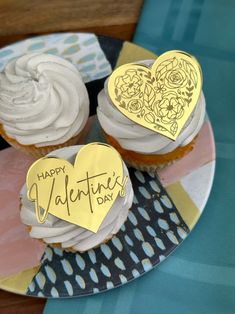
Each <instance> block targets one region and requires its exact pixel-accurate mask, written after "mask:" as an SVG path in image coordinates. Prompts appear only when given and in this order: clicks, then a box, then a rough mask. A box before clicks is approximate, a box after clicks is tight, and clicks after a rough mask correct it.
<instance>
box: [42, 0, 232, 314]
mask: <svg viewBox="0 0 235 314" xmlns="http://www.w3.org/2000/svg"><path fill="white" fill-rule="evenodd" d="M234 12H235V2H234V1H233V0H147V1H145V4H144V7H143V10H142V14H141V17H140V21H139V24H138V27H137V30H136V34H135V37H134V42H135V43H137V44H138V45H141V46H143V47H145V48H147V49H149V50H152V51H153V52H155V53H157V54H160V53H162V52H164V51H167V50H171V49H182V50H186V51H188V52H190V53H192V54H194V55H195V56H196V57H197V58H198V59H199V61H200V63H201V65H202V69H203V73H204V86H203V90H204V93H205V96H206V100H207V112H208V114H209V116H210V119H211V122H212V125H213V129H214V134H215V139H216V148H217V160H216V173H215V180H214V185H213V188H212V192H211V195H210V198H209V201H208V203H207V205H206V208H205V211H204V213H203V215H202V217H201V219H200V220H199V222H198V224H197V226H196V228H195V229H194V230H193V232H192V234H191V235H190V236H189V237H188V238H187V239H186V241H185V242H184V243H183V245H182V246H181V247H180V248H179V249H177V250H176V251H175V252H174V253H173V254H172V255H171V256H170V257H169V258H168V259H166V260H165V261H164V262H163V263H162V264H160V265H159V266H158V267H157V268H155V269H154V270H153V271H151V272H149V273H148V274H146V275H145V276H143V277H142V278H140V279H138V280H135V281H133V282H132V283H130V284H127V285H125V286H123V287H121V288H118V289H114V290H112V291H109V292H108V293H103V294H99V295H94V296H91V297H85V298H79V299H68V300H63V299H59V300H49V301H48V302H47V304H46V307H45V311H44V313H46V314H52V313H66V314H67V313H79V314H89V313H92V314H96V313H97V314H98V313H102V314H103V313H104V314H105V313H113V314H116V313H122V314H130V313H135V314H138V313H141V314H142V313H148V314H151V313H156V314H162V313H181V314H188V313H190V314H194V313H195V314H197V313H200V314H203V313H207V314H210V313H213V314H216V313H221V314H230V313H231V314H232V313H235V228H234V226H235V210H234V209H235V206H234V203H233V196H234V178H235V140H234V136H235V88H234V73H235V40H234V29H235V15H234Z"/></svg>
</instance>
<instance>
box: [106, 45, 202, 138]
mask: <svg viewBox="0 0 235 314" xmlns="http://www.w3.org/2000/svg"><path fill="white" fill-rule="evenodd" d="M201 88H202V72H201V67H200V65H199V63H198V62H197V60H196V59H195V58H194V57H193V56H191V55H189V54H188V53H186V52H183V51H177V50H172V51H168V52H166V53H164V54H162V55H161V56H159V57H158V58H157V59H156V61H155V62H154V64H153V65H152V67H151V68H149V67H147V66H145V65H141V64H133V63H129V64H125V65H122V66H120V67H119V68H117V69H116V70H115V71H114V72H113V73H112V75H111V76H110V77H109V80H108V92H109V96H110V98H111V100H112V102H113V104H114V105H115V106H116V107H117V109H118V110H119V111H120V112H122V113H123V114H124V115H125V116H127V117H128V118H129V119H130V120H132V121H134V122H136V123H138V124H140V125H142V126H143V127H146V128H148V129H150V130H153V131H155V132H157V133H161V134H163V135H165V136H167V137H169V138H170V139H172V140H175V139H176V138H177V136H178V135H179V133H180V132H181V130H182V128H183V127H184V125H185V123H186V121H187V120H188V118H189V116H190V115H191V113H192V112H193V110H194V108H195V106H196V104H197V101H198V98H199V96H200V93H201Z"/></svg>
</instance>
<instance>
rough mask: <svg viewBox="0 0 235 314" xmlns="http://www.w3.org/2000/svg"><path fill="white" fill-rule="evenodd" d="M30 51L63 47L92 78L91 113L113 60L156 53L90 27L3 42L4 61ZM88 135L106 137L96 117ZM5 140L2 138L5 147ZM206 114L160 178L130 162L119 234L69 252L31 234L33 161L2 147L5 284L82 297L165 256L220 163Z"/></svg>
mask: <svg viewBox="0 0 235 314" xmlns="http://www.w3.org/2000/svg"><path fill="white" fill-rule="evenodd" d="M27 51H41V52H47V53H51V54H58V55H61V56H63V57H64V58H66V59H68V60H69V61H71V62H73V63H74V64H75V65H76V66H77V67H78V69H79V71H80V72H81V74H82V77H83V79H84V82H85V83H86V86H87V89H88V92H89V96H90V102H91V115H94V114H95V110H96V106H97V100H96V97H97V94H98V92H99V91H100V90H101V89H102V88H103V83H104V80H105V78H106V77H107V76H108V75H109V74H110V73H111V70H112V68H114V67H115V65H117V64H118V65H120V64H123V63H126V62H130V61H136V60H140V59H149V58H151V57H154V55H153V54H152V53H150V52H149V51H146V50H145V49H143V48H140V47H138V46H136V45H134V44H131V43H129V42H123V41H120V40H117V39H112V38H107V37H101V36H98V37H97V36H95V35H94V34H84V33H62V34H52V35H47V36H39V37H34V38H30V39H27V40H24V41H21V42H18V43H16V44H13V45H10V46H8V47H5V48H3V49H1V50H0V69H1V70H2V69H3V68H4V67H5V65H6V63H7V62H9V60H11V59H12V58H15V57H17V56H20V55H22V54H24V53H26V52H27ZM87 127H88V129H89V132H88V135H87V137H86V139H85V141H86V142H91V141H104V139H103V137H102V132H101V131H100V127H99V124H98V121H97V119H96V117H91V118H90V121H89V124H88V126H87ZM6 146H7V144H6V143H5V142H4V141H3V140H1V148H3V147H6ZM214 160H215V144H214V138H213V132H212V129H211V125H210V122H209V120H208V119H206V120H205V122H204V125H203V127H202V129H201V131H200V134H199V136H198V139H197V142H196V145H195V147H194V149H193V151H192V152H191V153H189V154H188V155H187V156H185V157H184V158H182V159H181V160H178V161H176V162H175V163H174V164H173V165H171V166H168V167H166V168H165V169H162V170H161V171H159V173H158V178H157V177H154V176H153V175H151V174H148V173H144V172H140V171H136V170H134V169H132V168H130V169H129V171H130V175H131V179H132V182H133V187H134V192H135V197H134V204H133V207H132V209H131V211H130V213H129V216H128V219H127V221H126V222H125V224H124V225H123V226H122V228H121V230H120V231H119V232H118V234H117V235H116V236H114V237H113V238H112V240H110V241H109V242H107V243H104V244H102V245H101V246H100V247H98V248H96V249H94V250H90V251H88V252H86V253H83V254H79V253H67V252H64V251H62V250H61V249H57V248H52V247H49V246H48V247H46V246H45V245H44V244H42V243H40V242H39V241H37V240H33V239H30V238H29V236H28V233H27V231H26V230H25V226H23V224H22V223H21V222H20V219H19V197H18V196H19V190H20V188H21V186H22V185H23V183H24V181H25V175H26V171H27V169H28V167H29V165H30V164H31V163H32V162H33V161H34V160H33V158H31V157H27V156H25V155H23V154H22V153H20V152H18V151H16V150H15V149H13V148H7V149H4V150H2V151H1V152H0V161H1V162H0V200H1V204H0V211H1V216H0V239H1V241H0V252H1V253H0V256H1V257H0V287H1V288H2V289H5V290H9V291H12V292H15V293H20V294H26V295H30V296H38V297H47V298H50V297H52V298H59V297H78V296H84V295H91V294H94V293H99V292H103V291H106V290H109V289H112V288H114V287H118V286H120V285H123V284H125V283H127V282H129V281H131V280H133V279H135V278H138V277H140V276H141V275H143V274H144V273H146V272H148V271H149V270H151V269H152V268H153V267H154V266H156V265H158V264H159V263H160V262H162V261H163V260H164V259H165V258H166V257H168V256H169V254H170V253H171V252H172V251H173V250H174V249H176V248H177V247H178V246H179V244H180V243H181V242H182V241H183V240H184V239H185V238H186V237H187V235H188V234H189V233H190V231H191V230H192V228H193V227H194V225H195V224H196V222H197V220H198V219H199V217H200V215H201V213H202V211H203V209H204V207H205V204H206V202H207V199H208V196H209V193H210V190H211V186H212V182H213V177H214V168H215V161H214Z"/></svg>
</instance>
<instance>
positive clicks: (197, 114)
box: [97, 60, 206, 154]
mask: <svg viewBox="0 0 235 314" xmlns="http://www.w3.org/2000/svg"><path fill="white" fill-rule="evenodd" d="M140 63H142V64H145V65H148V66H149V65H151V64H152V63H153V61H152V60H151V61H149V60H147V61H141V62H140ZM107 82H108V79H107V80H106V82H105V87H104V89H103V90H102V91H101V92H100V93H99V95H98V108H97V116H98V119H99V122H100V124H101V126H102V128H103V129H104V131H105V132H106V133H107V134H109V135H111V136H112V137H114V138H115V139H116V140H117V141H118V143H119V144H120V145H121V146H122V147H123V148H124V149H127V150H131V151H134V152H138V153H142V154H166V153H169V152H172V151H173V150H174V149H176V148H177V147H179V146H185V145H187V144H189V143H190V142H191V141H192V140H193V139H194V137H195V136H196V135H197V134H198V132H199V130H200V129H201V126H202V124H203V122H204V118H205V105H206V104H205V98H204V95H203V93H201V95H200V98H199V100H198V103H197V105H196V108H195V109H194V111H193V113H192V114H191V116H190V118H189V119H188V121H187V122H186V124H185V126H184V128H183V130H182V131H181V133H180V134H179V136H178V137H177V139H176V140H175V141H173V140H171V139H169V138H167V137H165V136H163V135H161V134H159V133H156V132H154V131H152V130H150V129H147V128H145V127H143V126H141V125H139V124H137V123H135V122H133V121H131V120H130V119H128V118H127V117H126V116H124V115H123V114H122V113H121V112H120V111H119V110H118V109H117V108H116V107H115V106H114V104H113V103H112V101H111V99H110V97H109V95H108V89H107Z"/></svg>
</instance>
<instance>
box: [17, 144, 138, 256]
mask: <svg viewBox="0 0 235 314" xmlns="http://www.w3.org/2000/svg"><path fill="white" fill-rule="evenodd" d="M81 147H82V146H70V147H66V148H62V149H58V150H56V151H54V152H52V153H50V154H49V155H48V156H56V157H60V158H64V159H66V160H68V161H69V162H70V163H74V160H75V157H76V155H77V152H78V151H79V150H80V148H81ZM123 169H124V176H128V178H129V173H128V170H127V167H126V165H125V164H124V162H123ZM20 194H21V212H20V217H21V220H22V222H23V223H24V224H26V225H29V226H32V228H31V231H30V236H31V237H32V238H37V239H43V241H44V242H46V243H48V244H50V243H61V245H62V248H71V247H72V248H73V249H74V250H77V251H80V252H84V251H86V250H89V249H91V248H93V247H95V246H97V245H99V244H100V243H102V242H104V241H105V240H106V239H109V238H111V237H112V235H114V234H116V233H117V232H118V231H119V229H120V228H121V226H122V224H123V223H124V222H125V220H126V219H127V216H128V212H129V209H130V208H131V206H132V202H133V197H134V193H133V189H132V184H131V180H130V179H129V180H128V181H127V185H126V195H125V197H120V196H118V197H117V198H116V201H115V202H114V204H113V206H112V208H111V209H110V211H109V212H108V214H107V215H106V217H105V218H104V220H103V222H102V224H101V226H100V228H99V230H98V232H97V233H93V232H91V231H89V230H87V229H84V228H82V227H79V226H77V225H74V224H72V223H69V222H67V221H64V220H61V219H59V218H57V217H55V216H53V215H51V214H48V217H47V220H46V222H45V223H44V224H40V223H38V221H37V218H36V211H35V205H34V202H32V201H29V200H28V198H27V188H26V184H25V185H24V186H23V188H22V190H21V193H20Z"/></svg>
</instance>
